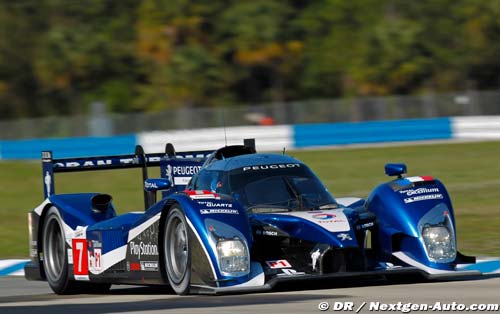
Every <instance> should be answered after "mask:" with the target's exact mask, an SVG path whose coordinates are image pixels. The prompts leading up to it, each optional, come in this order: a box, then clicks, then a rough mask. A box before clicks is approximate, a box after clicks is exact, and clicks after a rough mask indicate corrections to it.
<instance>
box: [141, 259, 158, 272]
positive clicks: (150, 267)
mask: <svg viewBox="0 0 500 314" xmlns="http://www.w3.org/2000/svg"><path fill="white" fill-rule="evenodd" d="M141 270H142V271H158V262H155V261H151V262H146V261H141Z"/></svg>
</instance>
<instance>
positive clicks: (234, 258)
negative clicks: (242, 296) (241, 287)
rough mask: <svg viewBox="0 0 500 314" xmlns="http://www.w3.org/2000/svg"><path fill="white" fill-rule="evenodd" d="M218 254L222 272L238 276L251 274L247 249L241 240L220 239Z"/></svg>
mask: <svg viewBox="0 0 500 314" xmlns="http://www.w3.org/2000/svg"><path fill="white" fill-rule="evenodd" d="M217 253H218V255H219V265H220V269H221V271H222V272H224V273H231V274H238V275H239V274H242V273H248V272H249V260H248V252H247V247H246V245H245V243H243V241H241V240H240V239H239V238H233V239H219V241H217Z"/></svg>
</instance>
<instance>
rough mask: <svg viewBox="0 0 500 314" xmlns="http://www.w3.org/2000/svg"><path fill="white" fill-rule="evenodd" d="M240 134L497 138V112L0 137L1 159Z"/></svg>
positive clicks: (386, 139)
mask: <svg viewBox="0 0 500 314" xmlns="http://www.w3.org/2000/svg"><path fill="white" fill-rule="evenodd" d="M244 138H255V139H256V142H257V148H258V150H259V151H280V150H282V149H283V148H286V149H287V150H291V149H301V148H308V147H321V146H334V145H349V144H369V143H391V142H401V141H404V142H408V141H425V140H449V139H464V140H492V139H500V116H472V117H452V118H430V119H411V120H391V121H369V122H341V123H321V124H296V125H274V126H238V127H228V128H226V129H224V128H206V129H193V130H173V131H152V132H142V133H138V134H135V135H125V136H111V137H79V138H62V139H32V140H17V141H0V159H38V158H40V152H41V151H42V150H52V151H53V153H54V156H56V157H57V158H65V157H83V156H91V155H115V154H127V153H131V152H133V149H134V146H135V145H136V144H140V145H142V146H143V147H144V149H145V151H146V152H148V153H152V152H161V151H163V150H164V149H165V146H164V145H165V143H167V142H171V143H173V144H174V146H175V147H176V149H177V150H178V151H186V150H197V149H201V148H203V149H216V148H218V147H220V146H222V145H224V144H227V145H231V144H240V143H242V140H243V139H244Z"/></svg>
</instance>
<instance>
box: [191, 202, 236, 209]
mask: <svg viewBox="0 0 500 314" xmlns="http://www.w3.org/2000/svg"><path fill="white" fill-rule="evenodd" d="M198 204H200V205H203V206H205V207H218V208H222V207H224V208H232V207H233V204H231V203H217V202H212V201H199V202H198Z"/></svg>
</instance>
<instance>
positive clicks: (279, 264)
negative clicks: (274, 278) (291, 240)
mask: <svg viewBox="0 0 500 314" xmlns="http://www.w3.org/2000/svg"><path fill="white" fill-rule="evenodd" d="M266 264H267V266H269V268H273V269H275V268H290V267H292V265H291V264H290V263H289V262H288V261H287V260H286V259H280V260H277V261H266Z"/></svg>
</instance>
